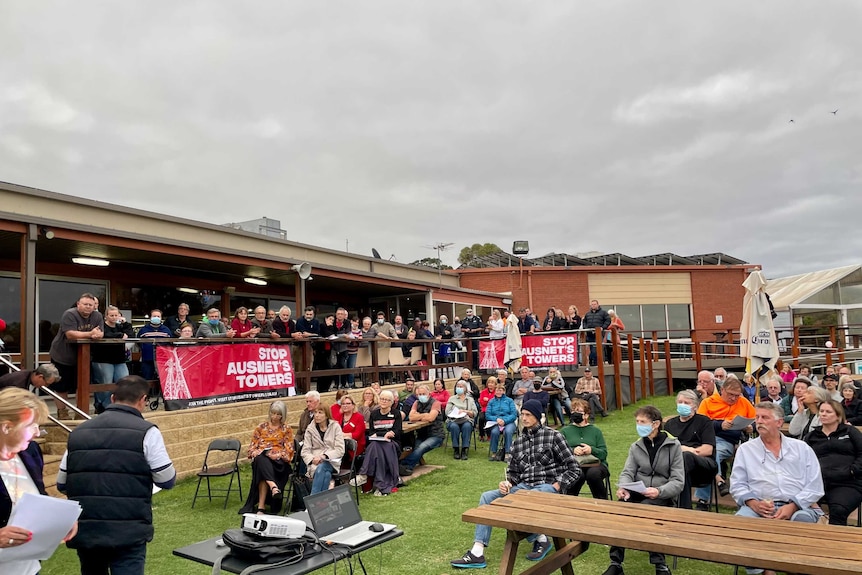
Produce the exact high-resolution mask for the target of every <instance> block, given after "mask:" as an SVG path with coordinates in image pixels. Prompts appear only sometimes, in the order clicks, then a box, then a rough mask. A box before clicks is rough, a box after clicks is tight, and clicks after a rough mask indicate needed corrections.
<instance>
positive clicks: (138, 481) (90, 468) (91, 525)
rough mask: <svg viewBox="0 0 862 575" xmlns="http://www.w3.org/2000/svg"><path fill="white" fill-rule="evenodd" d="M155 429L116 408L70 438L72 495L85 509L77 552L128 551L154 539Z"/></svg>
mask: <svg viewBox="0 0 862 575" xmlns="http://www.w3.org/2000/svg"><path fill="white" fill-rule="evenodd" d="M152 427H155V424H153V423H150V422H149V421H147V420H146V419H144V418H143V416H142V415H141V414H140V412H138V410H136V409H135V408H133V407H130V406H127V405H122V404H117V403H112V404H111V405H109V406H108V407H107V408H106V409H105V412H104V413H103V414H101V415H100V416H99V417H97V418H95V419H91V420H90V421H86V422H84V423H82V424H81V425H79V426H78V427H77V428H76V429H75V430H74V431H73V432H72V433H71V434H70V435H69V446H68V449H69V454H68V457H67V459H66V474H67V475H66V495H67V496H68V497H69V499H71V500H73V501H77V502H78V503H80V504H81V507H82V509H83V511H82V513H81V517H80V519H79V520H78V534H77V535H76V536H75V538H74V539H72V540H71V541H70V542H69V547H71V548H73V549H93V548H100V547H112V548H113V547H125V546H129V545H137V544H139V543H145V542H147V541H152V539H153V508H152V497H153V476H152V471H151V470H150V465H149V463H147V458H146V456H145V455H144V436H145V435H146V434H147V431H148V430H149V429H150V428H152Z"/></svg>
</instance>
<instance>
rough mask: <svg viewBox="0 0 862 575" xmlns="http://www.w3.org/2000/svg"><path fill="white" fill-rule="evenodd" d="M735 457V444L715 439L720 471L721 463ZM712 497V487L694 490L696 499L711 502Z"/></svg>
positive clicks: (716, 458)
mask: <svg viewBox="0 0 862 575" xmlns="http://www.w3.org/2000/svg"><path fill="white" fill-rule="evenodd" d="M732 456H733V444H732V443H731V442H729V441H728V440H726V439H722V438H721V437H716V438H715V462H716V463H717V464H718V469H719V470H720V469H721V462H722V461H724V460H725V459H727V458H729V457H732ZM711 495H712V485H707V486H706V487H698V488H697V489H695V490H694V497H695V498H696V499H703V500H704V501H709V498H710V496H711Z"/></svg>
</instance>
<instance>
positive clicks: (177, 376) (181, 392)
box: [162, 348, 192, 399]
mask: <svg viewBox="0 0 862 575" xmlns="http://www.w3.org/2000/svg"><path fill="white" fill-rule="evenodd" d="M170 353H171V359H169V360H168V361H166V362H165V371H166V372H167V373H166V375H167V377H166V378H165V382H164V383H163V384H162V394H163V395H164V397H165V399H191V398H192V394H191V393H190V392H189V386H188V385H186V376H185V374H184V373H183V366H182V364H181V363H180V358H179V357H178V356H177V350H176V348H171V351H170Z"/></svg>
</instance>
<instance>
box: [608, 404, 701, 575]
mask: <svg viewBox="0 0 862 575" xmlns="http://www.w3.org/2000/svg"><path fill="white" fill-rule="evenodd" d="M635 424H636V429H637V433H638V435H639V436H640V439H638V440H637V441H635V442H634V443H632V445H631V447H630V448H629V455H628V458H626V464H625V467H623V471H622V473H620V481H619V487H618V488H617V498H618V499H619V500H620V501H629V502H632V503H644V504H646V505H661V506H664V507H672V506H673V504H674V501H675V500H676V498H677V497H678V496H679V493H680V491H682V488H683V485H685V464H684V463H683V459H682V449H681V448H680V445H679V441H677V440H676V439H674V438H673V437H671V436H669V435H668V434H667V433H665V432H664V431H662V418H661V412H660V411H659V410H658V409H657V408H656V407H653V406H652V405H645V406H643V407H641V408H640V409H638V410H637V411H636V412H635ZM625 554H626V550H625V548H624V547H616V546H613V547H611V552H610V558H611V564H610V566H609V567H608V568H607V570H606V571H605V572H604V574H603V575H622V574H623V560H624V559H625ZM649 562H650V563H652V564H653V566H654V567H655V572H656V575H661V573H668V574H669V573H670V570H669V569H668V568H667V564H666V563H665V560H664V554H663V553H654V552H652V551H651V552H650V554H649Z"/></svg>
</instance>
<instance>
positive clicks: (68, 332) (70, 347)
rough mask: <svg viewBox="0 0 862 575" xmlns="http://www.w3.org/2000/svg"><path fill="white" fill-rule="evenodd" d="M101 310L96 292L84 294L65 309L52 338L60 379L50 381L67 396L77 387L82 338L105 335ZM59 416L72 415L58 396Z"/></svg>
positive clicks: (52, 357) (54, 389)
mask: <svg viewBox="0 0 862 575" xmlns="http://www.w3.org/2000/svg"><path fill="white" fill-rule="evenodd" d="M102 335H103V333H102V314H101V313H99V310H97V309H96V296H94V295H93V294H91V293H84V294H81V297H79V298H78V301H77V302H76V303H75V307H73V308H69V309H67V310H66V311H64V312H63V317H62V318H60V329H59V330H57V335H56V336H55V337H54V341H52V342H51V361H52V362H53V363H54V365H55V366H56V367H57V371H58V372H59V373H60V379H59V381H57V382H56V383H54V384H52V385H50V386H49V387H50V389H51V390H52V391H53V392H55V393H56V394H57V395H59V396H60V397H62V398H63V399H64V400H67V399H68V397H69V391H76V390H77V389H78V346H77V345H76V344H75V343H74V342H75V341H77V340H79V339H102ZM54 402H55V403H56V404H57V419H69V409H68V408H67V407H66V406H65V405H64V404H63V403H61V402H60V401H59V400H56V399H55V400H54Z"/></svg>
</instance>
